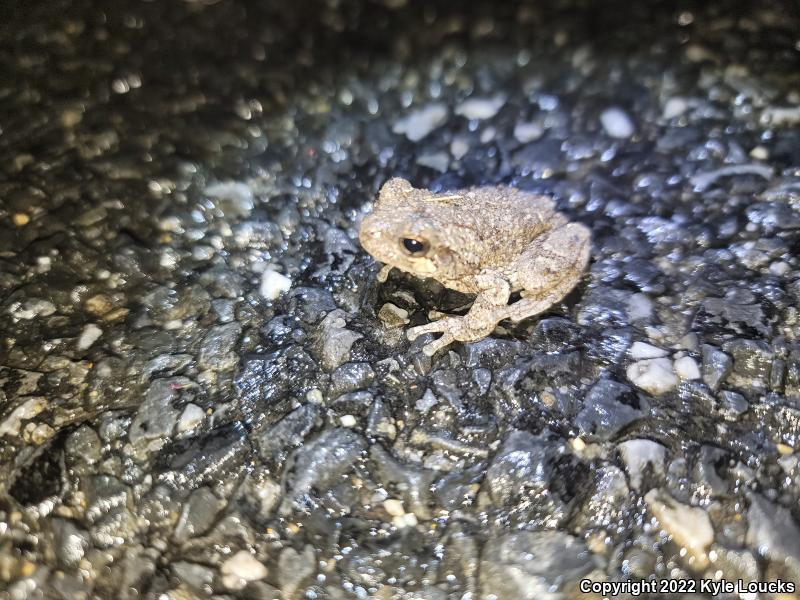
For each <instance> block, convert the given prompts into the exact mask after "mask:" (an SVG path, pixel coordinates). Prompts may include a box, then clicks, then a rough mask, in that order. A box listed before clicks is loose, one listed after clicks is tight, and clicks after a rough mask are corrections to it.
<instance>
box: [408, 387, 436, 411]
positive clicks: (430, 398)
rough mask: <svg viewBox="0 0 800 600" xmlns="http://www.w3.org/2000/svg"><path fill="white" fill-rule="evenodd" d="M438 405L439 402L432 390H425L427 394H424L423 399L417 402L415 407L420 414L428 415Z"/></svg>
mask: <svg viewBox="0 0 800 600" xmlns="http://www.w3.org/2000/svg"><path fill="white" fill-rule="evenodd" d="M438 403H439V400H438V399H437V398H436V396H435V395H434V393H433V392H432V391H431V390H430V388H428V389H427V390H425V393H424V394H422V398H420V399H419V400H417V402H416V404H415V405H414V406H415V408H416V409H417V410H418V411H419V412H421V413H426V412H428V411H429V410H430V409H432V408H433V407H434V406H436V405H437V404H438Z"/></svg>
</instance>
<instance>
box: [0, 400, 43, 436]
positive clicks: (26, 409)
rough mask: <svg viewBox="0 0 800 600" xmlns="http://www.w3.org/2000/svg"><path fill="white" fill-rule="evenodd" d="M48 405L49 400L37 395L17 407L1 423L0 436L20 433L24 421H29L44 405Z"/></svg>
mask: <svg viewBox="0 0 800 600" xmlns="http://www.w3.org/2000/svg"><path fill="white" fill-rule="evenodd" d="M45 406H47V401H46V400H45V399H44V398H42V397H40V396H35V397H33V398H31V399H29V400H26V401H25V402H24V403H22V404H20V405H19V406H18V407H17V408H15V409H14V410H13V411H12V412H11V414H10V415H8V418H6V420H5V421H3V422H2V423H0V436H4V435H12V436H16V435H19V428H20V426H21V425H22V421H27V420H28V419H32V418H33V417H35V416H36V415H38V414H39V413H40V412H42V410H44V407H45Z"/></svg>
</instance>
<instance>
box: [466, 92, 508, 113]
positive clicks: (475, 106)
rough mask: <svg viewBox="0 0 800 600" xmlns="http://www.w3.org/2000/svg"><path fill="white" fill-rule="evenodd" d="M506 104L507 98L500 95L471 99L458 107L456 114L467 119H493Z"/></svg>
mask: <svg viewBox="0 0 800 600" xmlns="http://www.w3.org/2000/svg"><path fill="white" fill-rule="evenodd" d="M505 103H506V97H505V96H504V95H502V94H498V95H496V96H493V97H491V98H469V99H468V100H464V102H462V103H461V104H459V105H458V106H456V114H457V115H460V116H462V117H466V118H467V119H491V118H492V117H493V116H495V115H496V114H497V111H499V110H500V109H501V108H502V107H503V105H504V104H505Z"/></svg>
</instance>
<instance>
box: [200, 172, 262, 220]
mask: <svg viewBox="0 0 800 600" xmlns="http://www.w3.org/2000/svg"><path fill="white" fill-rule="evenodd" d="M205 193H206V195H207V196H209V197H210V198H214V199H215V200H227V201H228V202H227V203H226V205H225V207H224V208H225V209H227V211H228V212H229V213H231V214H232V215H234V216H247V215H249V214H250V213H251V212H252V210H253V208H254V207H255V198H254V197H253V190H251V189H250V187H249V186H248V185H247V184H246V183H242V182H241V181H222V182H220V183H214V184H212V185H210V186H208V187H207V188H206V189H205Z"/></svg>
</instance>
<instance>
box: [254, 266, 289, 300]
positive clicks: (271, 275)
mask: <svg viewBox="0 0 800 600" xmlns="http://www.w3.org/2000/svg"><path fill="white" fill-rule="evenodd" d="M291 287H292V280H291V279H289V278H288V277H286V275H282V274H281V273H278V272H277V271H273V270H272V269H266V270H265V271H264V273H262V275H261V285H260V286H259V288H258V291H259V293H260V294H261V296H262V297H264V298H266V299H267V300H276V299H277V298H279V297H280V295H281V294H283V293H284V292H287V291H289V289H290V288H291Z"/></svg>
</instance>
